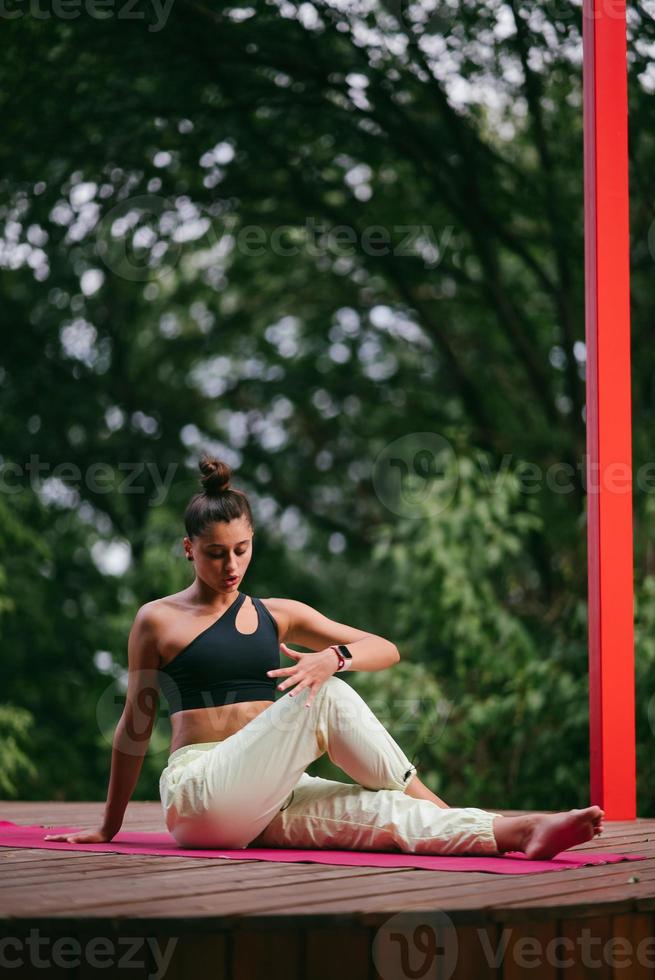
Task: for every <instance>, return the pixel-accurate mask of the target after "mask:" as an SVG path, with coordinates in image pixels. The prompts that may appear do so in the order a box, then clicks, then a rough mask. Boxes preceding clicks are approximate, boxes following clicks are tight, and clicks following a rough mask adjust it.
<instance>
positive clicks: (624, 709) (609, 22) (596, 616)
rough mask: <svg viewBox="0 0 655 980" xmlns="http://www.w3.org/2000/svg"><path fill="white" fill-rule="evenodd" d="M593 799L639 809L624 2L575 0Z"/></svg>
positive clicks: (621, 815)
mask: <svg viewBox="0 0 655 980" xmlns="http://www.w3.org/2000/svg"><path fill="white" fill-rule="evenodd" d="M583 89H584V117H583V118H584V204H585V306H586V310H585V316H586V343H587V381H586V384H587V399H586V424H587V543H588V574H589V593H588V598H589V734H590V775H591V786H590V791H591V802H592V803H597V804H599V805H600V806H602V807H603V809H604V810H605V816H606V819H608V820H634V819H635V816H636V769H635V710H634V686H635V684H634V638H633V562H632V446H631V396H630V268H629V254H630V253H629V234H630V229H629V212H628V100H627V59H626V15H625V0H584V5H583Z"/></svg>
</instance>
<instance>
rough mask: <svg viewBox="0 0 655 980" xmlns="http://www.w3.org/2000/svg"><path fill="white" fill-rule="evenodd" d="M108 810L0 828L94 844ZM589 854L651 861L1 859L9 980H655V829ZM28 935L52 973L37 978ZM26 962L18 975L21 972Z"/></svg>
mask: <svg viewBox="0 0 655 980" xmlns="http://www.w3.org/2000/svg"><path fill="white" fill-rule="evenodd" d="M103 809H104V804H102V803H48V802H43V803H18V802H8V803H0V819H3V820H13V821H14V822H16V823H26V824H27V823H40V824H49V825H52V824H62V825H70V826H80V827H85V828H86V827H93V826H96V825H97V824H98V822H99V821H100V818H101V815H102V812H103ZM498 812H503V813H505V814H506V815H508V816H509V815H513V814H515V813H517V812H518V811H514V810H512V811H510V810H507V811H498ZM123 829H124V830H156V831H160V832H161V831H162V830H163V829H164V826H163V821H162V816H161V808H160V805H159V803H155V802H153V803H138V802H132V803H130V805H129V807H128V810H127V814H126V819H125V822H124V824H123ZM586 848H591V849H593V850H596V851H597V850H601V851H602V850H608V851H616V852H632V853H637V854H646V855H648V858H649V859H648V860H647V861H636V862H626V863H621V864H613V865H603V866H599V867H586V868H578V869H575V870H571V871H555V872H547V873H545V874H534V875H529V876H525V877H523V876H519V877H517V876H509V875H507V876H504V875H495V874H488V873H481V872H468V873H458V872H435V871H424V870H417V869H411V868H407V869H394V870H386V869H382V868H347V867H341V868H339V867H329V866H324V865H318V864H311V863H307V864H285V863H283V862H282V863H279V864H278V863H273V862H259V861H252V860H250V861H248V860H246V861H235V860H220V859H210V860H205V859H202V858H176V857H156V856H145V855H121V854H98V853H90V852H86V853H78V854H71V853H70V852H68V853H65V852H62V851H59V852H58V851H48V850H40V849H31V850H29V849H23V848H19V849H11V848H0V862H1V864H0V869H1V870H2V879H1V880H2V888H1V890H0V972H2V973H3V974H4V973H5V970H6V975H8V976H9V975H11V976H30V977H32V976H34V977H44V976H47V977H50V976H62V977H63V976H64V975H65V976H66V977H68V978H71V980H82V978H87V977H96V976H98V977H100V976H103V977H114V976H119V977H125V976H126V977H130V978H138V980H141V978H145V977H149V978H151V980H155V978H156V980H159V978H161V977H166V978H167V980H177V978H181V977H182V976H187V975H191V976H193V977H205V976H206V977H212V978H225V980H258V978H259V977H262V978H266V980H277V978H280V980H305V978H307V980H323V978H330V980H333V978H334V980H409V978H410V977H413V978H419V980H432V978H434V980H448V978H451V977H452V978H454V980H473V978H474V980H483V978H486V977H494V978H495V980H510V978H511V980H515V978H516V980H518V978H523V977H526V976H530V977H539V978H541V977H546V978H549V980H561V978H567V980H568V978H571V980H579V978H581V977H588V976H589V977H590V976H592V975H593V977H602V978H614V977H619V976H620V977H621V978H626V980H628V978H629V980H641V978H644V980H645V978H646V977H649V978H650V977H651V975H652V974H653V971H654V969H655V820H644V819H640V820H637V821H635V822H624V823H606V829H605V831H604V833H603V836H602V837H601V838H600V839H597V840H594V841H593V842H589V843H588V844H584V845H581V846H580V848H577V849H576V850H578V849H579V850H584V849H586ZM30 930H32V931H33V934H34V931H35V930H36V934H38V937H39V940H40V946H39V953H40V955H41V957H42V961H46V962H50V963H52V965H51V966H50V967H49V968H48V969H44V968H43V967H39V966H38V965H37V963H36V962H35V953H34V946H32V947H30V946H29V945H28V943H27V937H28V936H29V934H30ZM129 937H133V942H132V944H131V946H130V944H129V942H128V939H129ZM57 939H58V940H59V943H60V945H59V946H57V945H56V941H57ZM171 939H173V940H174V942H172V943H170V945H168V946H167V943H169V941H170V940H171ZM435 942H436V948H435V946H434V943H435ZM75 943H77V945H75ZM155 944H156V948H155ZM167 950H168V954H169V955H170V959H169V960H168V962H166V960H165V956H166V952H167ZM94 956H95V957H97V958H96V959H94ZM3 957H5V959H3ZM49 957H50V958H49ZM62 957H63V958H62ZM65 957H68V959H66V958H65ZM121 958H122V961H121ZM162 958H164V963H163V965H162ZM12 962H19V963H20V964H21V966H20V968H13V967H12V968H11V969H7V967H9V966H10V964H11V963H12ZM129 962H131V963H132V965H131V966H130V965H129ZM102 963H104V964H105V965H104V966H103V965H100V964H102ZM66 964H70V965H66ZM107 964H113V965H112V967H111V968H109V967H108V966H107Z"/></svg>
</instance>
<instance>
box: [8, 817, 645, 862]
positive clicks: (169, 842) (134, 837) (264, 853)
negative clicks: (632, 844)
mask: <svg viewBox="0 0 655 980" xmlns="http://www.w3.org/2000/svg"><path fill="white" fill-rule="evenodd" d="M83 829H84V828H82V827H79V826H78V827H74V826H61V827H59V826H47V825H45V824H43V825H42V824H27V825H22V824H16V823H13V822H12V821H11V820H0V847H41V848H44V849H45V850H52V851H100V852H105V853H107V854H153V855H158V856H161V857H189V858H236V859H237V860H239V861H244V860H251V861H313V862H316V863H317V864H337V865H347V866H349V867H362V868H424V869H425V870H426V871H489V872H491V873H493V874H512V875H515V874H534V873H535V872H537V871H539V872H541V871H563V870H564V869H565V868H581V867H583V866H584V865H588V864H614V863H615V862H617V861H645V860H646V855H644V854H608V853H606V852H602V851H599V852H596V853H592V852H591V851H571V850H569V851H561V852H560V854H558V855H557V857H556V858H553V859H551V860H550V861H529V860H528V859H527V858H526V857H525V855H524V854H521V853H520V852H519V851H507V853H506V855H504V856H503V857H484V856H481V855H480V856H477V855H470V856H466V857H459V856H458V857H455V856H452V857H450V856H440V855H431V854H405V853H401V852H396V851H313V850H304V849H291V848H277V847H267V848H263V847H247V848H243V849H241V850H218V849H208V850H200V849H199V848H193V849H192V848H184V847H178V846H177V844H176V843H175V840H174V838H173V837H172V836H171V835H170V834H168V833H166V832H164V833H162V834H158V833H154V832H151V831H147V832H144V831H137V830H123V831H120V832H119V833H118V834H116V836H115V837H114V838H113V839H112V840H111V841H109V843H107V844H69V843H67V842H64V841H49V840H44V835H45V834H72V833H75V832H76V831H80V830H83Z"/></svg>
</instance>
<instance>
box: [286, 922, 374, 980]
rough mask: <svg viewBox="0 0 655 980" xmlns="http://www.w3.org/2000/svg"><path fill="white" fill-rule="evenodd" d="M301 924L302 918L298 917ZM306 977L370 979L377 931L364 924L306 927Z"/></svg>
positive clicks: (340, 979)
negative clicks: (373, 931)
mask: <svg viewBox="0 0 655 980" xmlns="http://www.w3.org/2000/svg"><path fill="white" fill-rule="evenodd" d="M298 921H299V924H300V923H301V922H302V920H301V919H299V920H298ZM303 934H304V951H303V971H302V974H301V975H302V976H303V977H311V980H335V978H336V977H338V978H339V980H367V977H368V976H369V973H370V972H371V970H372V968H373V964H372V961H371V942H372V939H373V935H372V933H371V932H369V930H367V929H364V928H362V927H360V928H355V927H353V926H339V925H335V926H334V927H330V928H326V929H316V928H314V929H306V930H304V931H303Z"/></svg>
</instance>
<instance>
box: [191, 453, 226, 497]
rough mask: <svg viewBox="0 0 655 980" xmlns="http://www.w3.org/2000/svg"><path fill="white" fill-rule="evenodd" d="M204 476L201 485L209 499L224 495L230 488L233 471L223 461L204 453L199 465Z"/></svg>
mask: <svg viewBox="0 0 655 980" xmlns="http://www.w3.org/2000/svg"><path fill="white" fill-rule="evenodd" d="M198 466H199V468H200V472H201V473H202V476H201V478H200V483H201V485H202V488H203V490H204V491H205V493H206V494H207V496H208V497H211V496H216V495H217V494H219V493H223V492H224V491H225V490H228V489H229V487H230V477H231V475H232V470H231V469H230V467H229V466H228V465H227V463H224V462H223V460H222V459H216V457H215V456H208V455H207V454H206V453H204V454H203V455H202V456H201V458H200V462H199V463H198Z"/></svg>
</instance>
